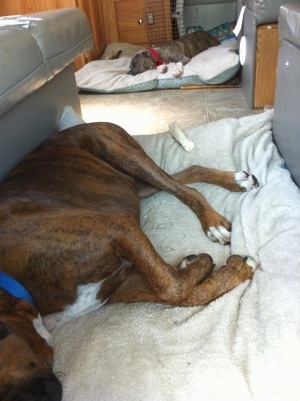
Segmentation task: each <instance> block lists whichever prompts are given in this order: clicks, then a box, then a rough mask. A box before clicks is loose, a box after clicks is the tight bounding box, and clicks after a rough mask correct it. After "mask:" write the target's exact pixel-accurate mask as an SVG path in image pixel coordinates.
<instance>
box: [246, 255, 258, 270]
mask: <svg viewBox="0 0 300 401" xmlns="http://www.w3.org/2000/svg"><path fill="white" fill-rule="evenodd" d="M245 263H246V265H247V266H250V267H251V269H252V271H253V272H255V270H256V269H257V267H258V265H259V264H258V263H257V262H256V261H255V260H254V259H253V258H251V257H250V256H248V257H247V259H246V262H245Z"/></svg>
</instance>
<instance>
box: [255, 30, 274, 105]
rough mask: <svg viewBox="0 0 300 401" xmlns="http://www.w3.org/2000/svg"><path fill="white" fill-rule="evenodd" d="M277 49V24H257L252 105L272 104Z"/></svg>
mask: <svg viewBox="0 0 300 401" xmlns="http://www.w3.org/2000/svg"><path fill="white" fill-rule="evenodd" d="M278 51H279V37H278V24H264V25H260V26H258V27H257V32H256V65H255V82H254V107H264V106H266V105H273V104H274V100H275V87H276V70H277V58H278Z"/></svg>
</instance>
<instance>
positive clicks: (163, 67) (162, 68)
mask: <svg viewBox="0 0 300 401" xmlns="http://www.w3.org/2000/svg"><path fill="white" fill-rule="evenodd" d="M156 70H157V71H158V72H159V73H160V74H165V73H166V72H167V71H168V67H167V66H166V64H165V63H164V64H161V65H158V66H157V67H156Z"/></svg>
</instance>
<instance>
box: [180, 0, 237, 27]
mask: <svg viewBox="0 0 300 401" xmlns="http://www.w3.org/2000/svg"><path fill="white" fill-rule="evenodd" d="M188 3H189V1H188V0H187V1H185V4H184V7H183V18H184V26H185V28H188V27H189V26H198V25H201V26H202V28H203V29H204V30H205V31H206V30H208V29H211V28H215V27H216V26H219V25H221V24H222V23H224V22H231V21H235V20H236V1H233V2H226V3H214V4H197V5H189V4H188ZM193 3H195V1H193ZM199 3H201V0H199Z"/></svg>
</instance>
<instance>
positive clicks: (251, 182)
mask: <svg viewBox="0 0 300 401" xmlns="http://www.w3.org/2000/svg"><path fill="white" fill-rule="evenodd" d="M234 181H235V182H236V183H237V184H238V185H239V186H240V187H241V188H243V189H244V190H246V191H250V190H251V189H254V188H258V187H259V183H258V180H257V178H256V177H255V175H251V174H249V173H247V171H238V172H236V173H235V176H234Z"/></svg>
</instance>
